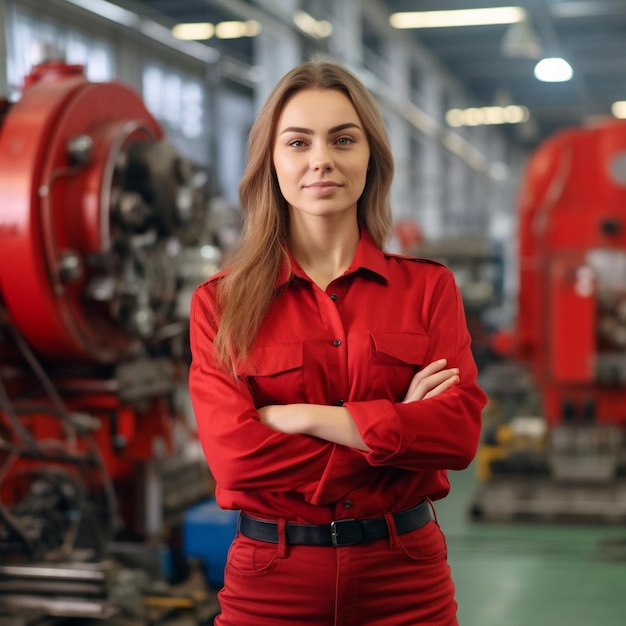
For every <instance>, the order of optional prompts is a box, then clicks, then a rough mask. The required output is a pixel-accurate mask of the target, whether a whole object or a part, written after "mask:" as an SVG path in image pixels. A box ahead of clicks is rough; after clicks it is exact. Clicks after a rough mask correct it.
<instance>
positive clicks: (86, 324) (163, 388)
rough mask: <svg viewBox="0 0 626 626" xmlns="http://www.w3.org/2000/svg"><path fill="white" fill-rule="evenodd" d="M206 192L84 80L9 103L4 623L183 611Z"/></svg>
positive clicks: (137, 118) (2, 357) (203, 486)
mask: <svg viewBox="0 0 626 626" xmlns="http://www.w3.org/2000/svg"><path fill="white" fill-rule="evenodd" d="M205 182H206V177H204V178H203V175H202V172H201V171H200V170H199V169H198V168H196V167H195V166H194V165H193V164H192V163H190V162H189V161H187V160H186V159H184V158H182V157H181V156H180V155H179V154H178V153H177V151H176V150H175V149H174V148H173V147H172V146H171V145H170V144H169V143H168V141H167V140H166V138H165V137H164V133H163V130H162V129H161V127H160V126H159V124H158V123H157V121H156V120H155V119H154V118H153V116H152V115H151V114H150V113H149V112H148V111H147V109H146V107H145V106H144V104H143V102H142V100H141V98H140V97H139V96H138V95H137V94H136V93H135V92H134V91H133V90H132V89H130V88H129V87H127V86H125V85H124V84H122V83H118V82H109V83H92V82H89V81H88V80H87V78H86V77H85V74H84V71H83V67H82V66H79V65H70V64H67V63H64V62H62V61H49V62H42V63H41V64H40V65H37V66H36V67H34V69H33V70H32V72H31V73H30V75H28V76H27V77H26V78H25V81H24V88H23V92H22V95H21V97H20V99H19V100H17V101H16V102H9V101H8V100H2V101H1V102H0V622H2V623H4V622H3V619H5V618H6V616H7V615H8V616H12V618H13V621H11V623H12V624H18V623H19V624H22V623H23V624H27V623H30V621H29V620H30V619H32V620H33V623H34V622H35V621H37V619H39V618H40V617H41V616H42V615H44V616H57V617H59V618H65V617H80V618H97V619H99V620H104V619H106V618H109V617H112V616H114V615H116V614H119V613H125V614H126V615H132V616H133V617H134V618H137V619H142V618H146V619H147V616H148V613H147V612H148V611H149V610H150V607H151V606H152V608H155V607H157V608H158V607H166V606H173V605H175V604H176V602H174V601H172V598H171V597H169V601H168V600H167V598H166V599H165V600H164V599H163V598H161V601H160V602H159V601H158V599H155V597H156V596H157V595H158V594H155V593H154V590H153V589H152V587H151V585H153V584H154V582H155V580H156V581H157V582H159V583H160V584H161V585H163V584H164V583H168V584H169V583H170V582H171V581H174V580H175V579H176V572H175V571H174V570H175V569H176V568H175V563H176V551H175V548H176V544H177V542H180V540H179V538H178V537H177V535H176V532H177V531H176V529H177V527H178V525H179V524H180V519H181V516H182V514H183V512H184V510H185V509H186V507H189V506H190V505H192V504H194V503H197V502H199V501H201V500H203V499H204V498H207V497H209V496H210V495H211V494H212V487H213V485H212V482H211V477H210V476H209V473H208V469H207V466H206V463H205V461H204V459H203V457H202V454H201V452H199V447H198V445H197V441H195V431H194V429H193V426H192V423H191V421H190V420H189V416H188V413H189V411H188V410H187V404H186V396H185V389H186V367H187V362H188V351H187V348H186V346H187V343H188V342H187V329H188V319H187V317H186V314H187V311H186V307H185V303H184V302H183V303H182V304H181V298H184V295H185V289H186V288H187V291H188V290H189V289H188V287H189V285H188V284H187V285H186V280H187V278H186V275H185V272H184V267H183V260H184V259H185V258H189V254H187V255H186V256H185V253H186V252H188V251H189V250H196V249H200V244H201V243H202V242H201V241H200V237H201V236H202V233H203V232H205V230H206V229H205V219H206V214H207V205H206V189H205V184H204V183H205ZM205 256H206V254H205ZM209 257H210V263H215V262H216V261H217V255H215V254H214V255H213V256H212V257H211V255H209ZM214 269H216V267H215V268H213V271H214ZM205 271H206V273H207V275H208V274H209V273H211V270H210V268H205ZM198 282H199V280H198ZM166 561H167V563H169V566H167V567H166V566H165V562H166ZM187 573H188V572H186V573H185V574H187ZM168 577H169V578H168ZM179 577H180V578H181V579H182V578H183V577H182V575H181V576H179ZM163 588H164V587H161V589H162V590H163ZM164 593H165V595H168V594H167V592H164ZM147 597H151V598H152V604H150V602H148V601H147V600H146V598H147ZM194 597H195V598H196V600H197V598H198V596H197V595H196V596H194ZM170 601H171V602H170ZM2 616H5V617H2ZM16 616H20V620H21V621H16V620H17V617H16ZM149 617H150V619H151V622H152V623H154V622H155V619H154V615H150V616H149ZM6 619H8V618H6ZM37 623H40V622H39V621H37ZM55 623H59V622H55Z"/></svg>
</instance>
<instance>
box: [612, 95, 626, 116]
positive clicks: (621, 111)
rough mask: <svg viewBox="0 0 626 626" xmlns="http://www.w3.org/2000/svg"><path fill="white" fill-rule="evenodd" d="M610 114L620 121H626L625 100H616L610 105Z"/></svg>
mask: <svg viewBox="0 0 626 626" xmlns="http://www.w3.org/2000/svg"><path fill="white" fill-rule="evenodd" d="M611 113H613V115H614V116H615V117H618V118H619V119H620V120H626V100H618V101H617V102H614V103H613V104H612V105H611Z"/></svg>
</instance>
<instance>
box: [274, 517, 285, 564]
mask: <svg viewBox="0 0 626 626" xmlns="http://www.w3.org/2000/svg"><path fill="white" fill-rule="evenodd" d="M286 527H287V520H286V519H284V518H282V517H281V518H280V519H279V520H278V527H277V530H278V550H277V552H276V556H277V557H278V558H279V559H284V558H285V557H286V556H287V530H286Z"/></svg>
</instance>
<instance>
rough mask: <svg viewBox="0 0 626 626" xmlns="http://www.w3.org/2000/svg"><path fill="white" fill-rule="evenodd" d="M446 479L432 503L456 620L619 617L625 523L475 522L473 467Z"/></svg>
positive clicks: (504, 625)
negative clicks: (447, 487)
mask: <svg viewBox="0 0 626 626" xmlns="http://www.w3.org/2000/svg"><path fill="white" fill-rule="evenodd" d="M450 480H451V483H452V491H451V493H450V495H449V496H448V498H446V499H445V500H443V501H440V502H437V503H435V505H436V510H437V515H438V519H439V523H440V524H441V526H442V528H443V530H444V532H445V534H446V538H447V543H448V554H449V561H450V565H451V567H452V574H453V578H454V581H455V584H456V588H457V600H458V603H459V613H458V616H459V623H460V626H529V625H530V624H532V626H596V625H602V626H623V625H624V624H626V527H616V526H580V525H545V524H533V523H528V524H509V523H503V524H487V523H475V522H472V521H471V520H470V518H469V516H468V514H467V510H468V507H469V501H470V500H471V497H472V495H473V493H474V490H475V489H476V485H477V483H476V480H475V472H474V469H473V468H472V467H470V468H469V469H468V470H466V471H464V472H451V475H450Z"/></svg>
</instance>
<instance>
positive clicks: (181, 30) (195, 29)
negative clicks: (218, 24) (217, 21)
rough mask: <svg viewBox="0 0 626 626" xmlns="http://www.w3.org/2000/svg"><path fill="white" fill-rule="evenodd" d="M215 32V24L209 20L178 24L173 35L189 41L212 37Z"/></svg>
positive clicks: (173, 29)
mask: <svg viewBox="0 0 626 626" xmlns="http://www.w3.org/2000/svg"><path fill="white" fill-rule="evenodd" d="M214 34H215V26H213V24H211V23H209V22H192V23H188V24H176V26H174V28H172V35H174V37H176V39H184V40H189V41H192V40H193V41H202V40H204V39H211V37H213V35H214Z"/></svg>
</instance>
